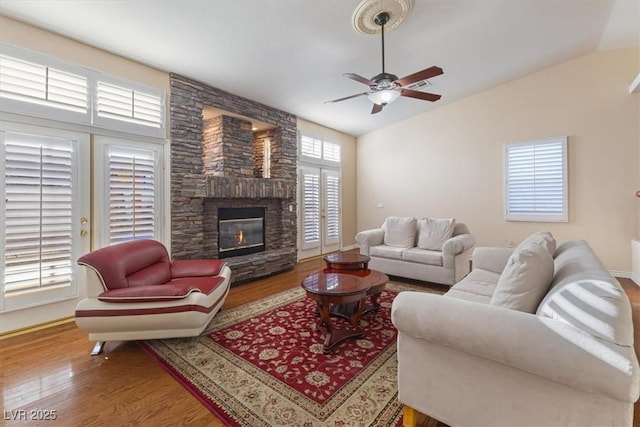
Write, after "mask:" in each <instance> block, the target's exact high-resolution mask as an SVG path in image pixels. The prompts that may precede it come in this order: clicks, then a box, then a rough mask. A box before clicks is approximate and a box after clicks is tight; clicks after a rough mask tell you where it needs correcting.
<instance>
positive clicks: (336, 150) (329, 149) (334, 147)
mask: <svg viewBox="0 0 640 427" xmlns="http://www.w3.org/2000/svg"><path fill="white" fill-rule="evenodd" d="M322 158H323V159H324V160H327V161H329V162H336V163H340V145H339V144H334V143H333V142H326V141H324V143H323V148H322Z"/></svg>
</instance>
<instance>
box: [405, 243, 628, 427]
mask: <svg viewBox="0 0 640 427" xmlns="http://www.w3.org/2000/svg"><path fill="white" fill-rule="evenodd" d="M532 237H533V236H532ZM538 237H539V236H538ZM523 243H525V242H523ZM528 248H531V246H529V247H528ZM548 249H549V250H550V252H552V253H554V256H553V258H550V254H547V255H544V256H542V257H539V260H537V261H536V260H534V259H533V257H532V256H531V254H533V253H534V252H535V250H530V251H529V253H528V254H527V252H526V251H527V246H526V245H525V246H524V247H523V245H522V244H521V245H519V246H518V248H516V250H513V252H512V250H511V249H506V248H476V249H475V251H474V254H473V270H472V272H471V273H470V274H469V275H468V276H467V277H466V278H465V279H464V280H462V281H461V282H460V283H458V284H456V285H455V286H453V287H452V288H451V289H450V290H449V291H448V292H447V293H446V294H445V295H444V296H443V295H434V294H428V293H421V292H402V293H400V294H399V295H398V296H397V297H396V298H395V300H394V302H393V306H392V320H393V323H394V325H395V326H396V328H397V329H398V399H399V400H400V402H401V403H403V404H404V405H405V426H407V425H412V424H411V423H412V419H414V416H415V411H416V410H417V411H419V412H422V413H425V414H427V415H430V416H431V417H433V418H435V419H438V420H440V421H442V422H444V423H447V424H449V425H450V426H455V427H458V426H474V427H482V426H491V427H500V426H509V427H515V426H532V427H539V426H545V427H552V426H562V427H566V426H580V427H584V426H597V427H600V426H631V425H632V420H633V408H634V402H635V401H636V400H637V399H638V387H639V380H638V361H637V358H636V354H635V352H634V346H633V324H632V318H631V306H630V303H629V300H628V298H627V296H626V294H625V292H624V290H623V289H622V287H621V286H620V284H619V283H618V281H617V280H616V279H615V278H614V277H613V276H611V274H610V273H609V272H608V271H607V270H606V269H605V268H604V267H603V266H602V264H601V262H600V260H599V259H598V258H597V256H596V255H595V253H594V252H593V251H592V250H591V248H590V247H589V245H588V244H587V243H586V242H585V241H580V240H576V241H568V242H565V243H563V244H562V245H560V246H559V247H558V248H557V250H553V249H555V241H553V244H552V245H550V247H549V248H548ZM522 254H524V255H522ZM545 257H549V258H548V259H545ZM549 259H551V261H550V262H551V263H552V265H551V270H550V271H551V274H552V276H551V281H550V282H549V283H548V284H544V283H543V282H544V281H546V280H547V279H548V277H547V274H548V271H549V270H548V268H547V267H544V268H543V267H542V265H543V264H544V265H547V264H548V262H549V261H548V260H549ZM540 260H541V261H540ZM538 261H540V262H538ZM518 264H520V265H519V266H518ZM523 265H524V267H522V266H523ZM514 271H515V274H514ZM526 276H531V277H529V278H527V277H526ZM530 279H532V280H533V282H535V281H538V282H541V283H543V284H542V285H541V286H538V285H535V284H533V282H532V281H531V280H530ZM523 284H524V285H526V286H524V287H523V286H522V285H523ZM519 287H520V288H519ZM518 288H519V289H518ZM535 288H538V289H537V290H536V289H535ZM540 288H541V289H542V291H540ZM527 299H528V300H529V301H528V302H527V303H526V304H525V305H527V304H528V305H529V308H531V307H533V309H532V310H528V309H524V308H523V307H522V306H521V307H517V306H518V304H520V303H522V300H527ZM536 300H538V301H539V302H537V303H536V302H535V301H536ZM532 301H533V302H534V304H531V302H532Z"/></svg>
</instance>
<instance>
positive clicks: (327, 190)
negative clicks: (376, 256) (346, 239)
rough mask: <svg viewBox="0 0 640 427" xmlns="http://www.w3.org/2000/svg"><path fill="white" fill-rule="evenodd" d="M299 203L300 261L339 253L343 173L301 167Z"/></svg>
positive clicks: (312, 167)
mask: <svg viewBox="0 0 640 427" xmlns="http://www.w3.org/2000/svg"><path fill="white" fill-rule="evenodd" d="M298 188H300V200H299V205H300V207H301V209H300V216H299V222H300V225H299V231H300V232H299V233H298V235H299V236H300V244H299V248H298V258H299V259H304V258H310V257H313V256H318V255H323V254H326V253H329V252H334V251H337V250H340V234H341V224H340V212H341V204H340V172H339V171H338V170H334V169H325V168H320V167H314V166H300V167H299V185H298Z"/></svg>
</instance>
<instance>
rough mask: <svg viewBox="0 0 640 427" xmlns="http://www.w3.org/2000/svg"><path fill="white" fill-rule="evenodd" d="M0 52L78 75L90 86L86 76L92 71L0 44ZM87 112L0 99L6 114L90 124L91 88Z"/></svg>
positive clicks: (0, 109)
mask: <svg viewBox="0 0 640 427" xmlns="http://www.w3.org/2000/svg"><path fill="white" fill-rule="evenodd" d="M0 50H1V51H2V54H4V55H7V56H13V57H16V58H18V59H22V60H25V61H29V62H35V63H38V64H42V65H46V66H48V67H52V68H57V69H59V70H61V71H66V72H69V73H72V74H78V75H80V76H83V77H87V84H88V85H90V84H91V83H90V82H89V78H88V76H89V75H90V74H91V73H92V71H91V70H90V69H88V68H86V67H82V66H79V65H77V64H72V63H69V62H66V61H63V60H60V59H58V58H55V57H53V56H49V55H45V54H42V53H37V52H33V51H30V50H27V49H22V48H19V47H16V46H12V45H8V44H5V43H0ZM87 92H88V93H87V112H86V113H79V112H75V111H68V110H63V109H59V108H54V107H51V106H48V105H40V104H36V103H31V102H26V101H20V100H16V99H10V98H0V111H4V112H7V113H16V114H22V115H26V116H36V117H41V118H44V119H51V120H57V121H63V122H70V123H78V124H86V125H90V124H91V113H90V111H91V99H90V96H91V94H90V92H91V87H90V86H89V87H88V89H87Z"/></svg>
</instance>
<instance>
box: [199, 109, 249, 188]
mask: <svg viewBox="0 0 640 427" xmlns="http://www.w3.org/2000/svg"><path fill="white" fill-rule="evenodd" d="M203 127H204V128H203V139H204V140H203V144H204V146H203V149H204V152H203V159H204V173H205V175H213V176H230V177H233V176H235V177H241V176H244V177H252V176H253V175H254V173H253V169H254V167H253V163H254V162H253V153H254V148H253V132H252V130H251V122H250V121H247V120H242V119H239V118H237V117H231V116H218V117H214V118H212V119H209V120H205V121H204V122H203Z"/></svg>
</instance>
